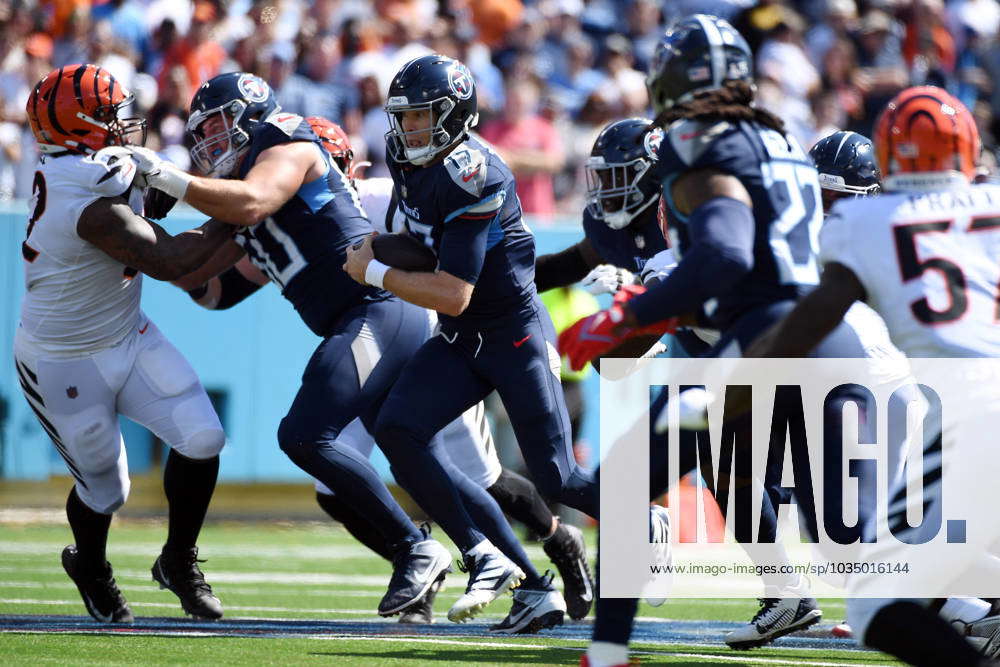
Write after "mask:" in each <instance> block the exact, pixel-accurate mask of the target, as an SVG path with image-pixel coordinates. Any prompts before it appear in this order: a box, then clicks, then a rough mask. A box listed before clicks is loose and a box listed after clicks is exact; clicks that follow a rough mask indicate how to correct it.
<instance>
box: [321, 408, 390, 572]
mask: <svg viewBox="0 0 1000 667" xmlns="http://www.w3.org/2000/svg"><path fill="white" fill-rule="evenodd" d="M337 446H340V447H350V448H352V449H354V450H356V451H357V452H358V453H359V454H361V455H362V456H364V457H365V458H369V457H370V456H371V453H372V449H374V448H375V439H374V438H372V436H371V435H370V434H369V433H368V431H367V430H365V426H364V424H362V423H361V420H360V419H355V420H354V421H352V422H351V423H350V424H348V425H347V426H346V427H344V430H342V431H341V432H340V435H338V436H337ZM315 486H316V502H317V504H319V506H320V508H321V509H322V510H323V511H324V512H326V513H327V514H328V515H329V516H330V518H331V519H333V520H334V521H337V522H339V523H341V524H342V525H343V526H344V528H345V529H346V530H347V532H349V533H350V534H351V535H352V536H353V537H354V539H356V540H357V541H358V542H361V544H363V545H365V546H366V547H368V548H369V549H371V550H372V551H374V552H375V553H377V554H378V555H379V556H381V557H382V558H385V559H386V560H390V561H391V560H392V548H391V547H390V545H389V543H388V542H386V540H385V537H384V536H383V535H382V533H381V532H380V531H379V530H378V529H377V528H376V527H375V526H374V525H373V524H372V522H371V520H369V519H368V517H367V516H366V515H365V513H364V511H360V510H357V509H355V508H354V506H353V505H351V504H350V503H348V502H346V501H345V500H344V499H343V498H341V497H340V496H338V495H337V494H336V493H335V492H334V491H333V489H330V488H328V487H327V486H326V485H325V484H323V482H321V481H319V480H316V484H315Z"/></svg>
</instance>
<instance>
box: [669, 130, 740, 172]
mask: <svg viewBox="0 0 1000 667" xmlns="http://www.w3.org/2000/svg"><path fill="white" fill-rule="evenodd" d="M732 127H733V124H732V123H730V122H729V121H725V120H721V121H713V122H705V121H700V120H683V119H682V120H677V121H674V122H673V123H672V124H671V125H670V127H668V128H667V141H664V142H663V144H662V146H661V149H660V150H661V155H662V151H663V147H666V146H670V147H671V148H672V149H673V151H674V153H676V154H677V157H679V158H680V159H681V161H682V162H683V163H684V164H685V165H692V164H694V163H695V162H696V161H697V160H698V158H700V157H701V156H702V155H703V154H704V153H705V151H706V150H708V147H709V146H711V145H712V142H713V141H715V140H716V139H717V138H718V137H719V135H721V134H722V133H723V132H725V131H726V130H728V129H730V128H732Z"/></svg>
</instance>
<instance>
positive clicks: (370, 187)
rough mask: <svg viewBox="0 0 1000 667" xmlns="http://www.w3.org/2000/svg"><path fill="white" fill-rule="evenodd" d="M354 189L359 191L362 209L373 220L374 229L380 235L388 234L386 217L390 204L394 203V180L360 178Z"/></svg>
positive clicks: (355, 182)
mask: <svg viewBox="0 0 1000 667" xmlns="http://www.w3.org/2000/svg"><path fill="white" fill-rule="evenodd" d="M354 187H355V189H357V191H358V199H360V200H361V208H362V209H364V211H365V214H366V215H367V216H368V219H369V220H371V223H372V227H374V228H375V231H376V232H378V233H379V234H386V233H388V232H389V230H388V229H386V220H385V216H386V214H387V213H388V211H389V202H391V201H392V179H391V178H363V179H360V178H359V179H358V180H356V181H354ZM396 231H400V230H396Z"/></svg>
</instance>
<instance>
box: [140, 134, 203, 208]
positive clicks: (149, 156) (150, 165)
mask: <svg viewBox="0 0 1000 667" xmlns="http://www.w3.org/2000/svg"><path fill="white" fill-rule="evenodd" d="M126 148H128V152H129V153H131V155H132V160H133V161H134V162H135V166H136V170H137V171H138V176H137V181H138V182H139V183H140V184H142V185H144V187H148V188H155V189H157V190H160V191H161V192H165V193H167V194H168V195H170V196H171V197H174V198H175V199H184V195H185V194H187V189H188V185H189V184H190V183H191V181H192V180H193V179H194V177H193V176H191V175H190V174H187V173H185V172H184V171H182V170H181V169H180V168H179V167H178V166H177V165H175V164H174V163H172V162H168V161H167V160H164V159H163V158H161V157H160V156H159V155H157V154H156V152H155V151H153V150H150V149H149V148H146V147H144V146H127V147H126Z"/></svg>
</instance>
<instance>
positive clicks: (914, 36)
mask: <svg viewBox="0 0 1000 667" xmlns="http://www.w3.org/2000/svg"><path fill="white" fill-rule="evenodd" d="M903 57H904V58H905V59H906V64H907V66H908V67H909V68H910V84H911V85H922V84H925V83H929V84H933V85H936V86H941V87H945V86H947V79H948V78H949V76H950V75H951V73H952V72H953V71H954V70H955V40H954V39H952V37H951V34H950V33H949V32H948V29H947V28H945V26H944V3H943V2H942V0H915V1H914V3H913V8H912V13H911V16H910V21H909V22H908V23H907V24H906V37H905V39H904V40H903Z"/></svg>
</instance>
